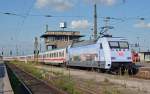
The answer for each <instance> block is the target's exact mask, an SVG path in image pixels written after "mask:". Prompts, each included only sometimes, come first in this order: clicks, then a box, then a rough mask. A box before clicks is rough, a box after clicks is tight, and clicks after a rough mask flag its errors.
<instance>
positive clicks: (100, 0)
mask: <svg viewBox="0 0 150 94" xmlns="http://www.w3.org/2000/svg"><path fill="white" fill-rule="evenodd" d="M85 1H86V2H88V3H96V4H105V5H109V6H110V5H114V4H115V3H116V1H117V0H85Z"/></svg>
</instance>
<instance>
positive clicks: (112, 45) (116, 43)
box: [109, 41, 129, 49]
mask: <svg viewBox="0 0 150 94" xmlns="http://www.w3.org/2000/svg"><path fill="white" fill-rule="evenodd" d="M109 46H110V48H124V49H128V48H129V45H128V42H126V41H109Z"/></svg>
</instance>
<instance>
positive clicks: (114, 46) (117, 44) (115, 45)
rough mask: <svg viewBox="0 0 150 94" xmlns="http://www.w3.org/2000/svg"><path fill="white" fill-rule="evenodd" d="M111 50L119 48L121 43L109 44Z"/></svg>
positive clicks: (111, 42)
mask: <svg viewBox="0 0 150 94" xmlns="http://www.w3.org/2000/svg"><path fill="white" fill-rule="evenodd" d="M109 45H110V48H119V43H118V42H117V41H110V42H109Z"/></svg>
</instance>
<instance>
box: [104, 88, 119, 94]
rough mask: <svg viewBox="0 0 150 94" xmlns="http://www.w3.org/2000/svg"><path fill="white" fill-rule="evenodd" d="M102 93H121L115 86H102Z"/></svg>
mask: <svg viewBox="0 0 150 94" xmlns="http://www.w3.org/2000/svg"><path fill="white" fill-rule="evenodd" d="M103 93H104V94H121V92H120V91H119V90H118V89H117V88H106V87H104V88H103Z"/></svg>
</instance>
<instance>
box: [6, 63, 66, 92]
mask: <svg viewBox="0 0 150 94" xmlns="http://www.w3.org/2000/svg"><path fill="white" fill-rule="evenodd" d="M6 65H7V67H9V68H10V69H11V70H12V71H13V73H15V74H16V75H17V77H19V79H20V80H21V81H22V82H23V83H24V84H25V85H26V86H27V88H28V89H29V90H30V91H31V93H30V94H67V93H66V92H64V91H61V90H60V89H58V88H56V87H54V86H52V85H49V84H47V83H46V82H44V81H42V80H40V79H37V78H36V77H34V76H32V75H31V74H29V73H27V72H25V71H23V70H22V69H20V68H18V67H17V66H15V65H13V64H10V63H6Z"/></svg>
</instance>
